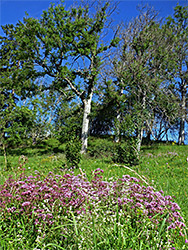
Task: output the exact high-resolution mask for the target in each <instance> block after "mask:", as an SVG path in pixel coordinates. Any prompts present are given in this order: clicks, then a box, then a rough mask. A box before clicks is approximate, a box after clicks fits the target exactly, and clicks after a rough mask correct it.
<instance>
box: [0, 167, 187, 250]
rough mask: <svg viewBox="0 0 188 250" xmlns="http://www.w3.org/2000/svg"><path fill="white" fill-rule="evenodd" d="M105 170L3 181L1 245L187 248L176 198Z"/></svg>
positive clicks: (41, 247)
mask: <svg viewBox="0 0 188 250" xmlns="http://www.w3.org/2000/svg"><path fill="white" fill-rule="evenodd" d="M102 173H103V170H101V169H96V170H95V171H93V172H92V178H91V181H88V180H87V178H86V176H85V175H84V173H82V175H77V176H75V175H72V174H65V175H64V176H60V175H54V174H53V173H52V172H50V173H49V174H48V176H46V177H45V178H44V177H43V176H42V175H40V174H39V173H37V172H36V173H35V174H34V175H33V176H28V177H27V176H25V175H24V174H21V175H20V176H19V177H17V179H13V178H11V177H10V178H9V179H8V180H6V181H5V183H4V184H3V185H0V215H1V220H0V239H1V240H0V241H1V242H0V245H1V247H2V249H23V248H26V249H34V248H35V249H117V250H120V249H148V250H151V249H152V250H155V249H186V242H187V239H186V236H185V224H184V222H183V218H182V217H181V214H180V208H179V206H178V205H177V204H176V203H175V202H174V201H173V199H172V197H170V196H164V195H163V192H162V191H160V192H156V191H155V190H154V188H153V187H151V186H144V185H143V184H142V183H141V181H140V180H139V179H137V178H134V177H130V176H128V175H124V176H122V178H119V179H115V180H113V179H111V180H109V181H104V180H103V176H102Z"/></svg>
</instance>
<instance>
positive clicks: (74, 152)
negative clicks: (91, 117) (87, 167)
mask: <svg viewBox="0 0 188 250" xmlns="http://www.w3.org/2000/svg"><path fill="white" fill-rule="evenodd" d="M80 151H81V141H80V140H79V138H74V139H70V140H69V141H68V143H67V144H66V148H65V155H66V158H67V162H68V165H69V166H71V167H76V168H77V167H78V165H79V163H80V160H81V153H80Z"/></svg>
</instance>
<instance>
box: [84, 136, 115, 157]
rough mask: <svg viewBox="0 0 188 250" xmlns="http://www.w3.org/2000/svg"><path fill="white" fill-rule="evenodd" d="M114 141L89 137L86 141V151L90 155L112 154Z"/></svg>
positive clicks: (102, 155)
mask: <svg viewBox="0 0 188 250" xmlns="http://www.w3.org/2000/svg"><path fill="white" fill-rule="evenodd" d="M113 148H114V142H113V141H111V140H110V139H107V138H104V139H101V138H95V137H90V138H89V143H88V153H89V155H90V156H91V157H108V156H112V153H113Z"/></svg>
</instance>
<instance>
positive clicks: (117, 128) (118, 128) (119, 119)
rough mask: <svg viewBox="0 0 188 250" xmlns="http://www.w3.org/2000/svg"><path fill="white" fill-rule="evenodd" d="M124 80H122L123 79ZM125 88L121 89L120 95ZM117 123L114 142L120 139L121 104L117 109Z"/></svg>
mask: <svg viewBox="0 0 188 250" xmlns="http://www.w3.org/2000/svg"><path fill="white" fill-rule="evenodd" d="M121 82H122V80H121ZM123 90H124V88H121V91H120V96H122V95H123ZM116 119H117V123H116V135H115V138H114V142H115V143H118V142H119V141H120V136H121V135H120V126H121V112H120V105H119V107H118V111H117V117H116Z"/></svg>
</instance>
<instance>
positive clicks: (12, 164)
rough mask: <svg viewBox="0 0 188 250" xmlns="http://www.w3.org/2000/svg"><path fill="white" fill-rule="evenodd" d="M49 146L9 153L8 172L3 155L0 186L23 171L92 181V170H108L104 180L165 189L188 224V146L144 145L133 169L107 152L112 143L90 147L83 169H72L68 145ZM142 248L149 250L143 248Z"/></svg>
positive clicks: (82, 163) (83, 160)
mask: <svg viewBox="0 0 188 250" xmlns="http://www.w3.org/2000/svg"><path fill="white" fill-rule="evenodd" d="M49 144H50V143H46V144H45V145H40V147H38V148H37V147H33V148H31V147H30V148H24V149H14V150H11V151H9V153H8V169H6V170H4V169H3V165H4V158H3V156H2V155H1V156H0V166H1V171H0V184H3V183H4V182H5V180H6V179H7V178H8V176H9V175H12V176H13V178H14V177H15V178H16V176H18V175H19V174H20V173H21V172H22V171H23V168H24V171H25V174H26V175H27V176H28V175H32V174H33V173H34V172H35V171H36V170H37V171H38V172H39V173H40V175H41V176H42V177H43V178H45V177H46V176H47V175H48V173H49V171H52V172H53V173H54V174H56V175H61V176H63V175H65V174H66V173H69V172H70V171H71V172H72V173H74V174H75V175H77V174H83V173H85V174H86V176H87V179H88V180H89V181H90V180H91V179H92V178H93V177H92V176H93V175H92V171H94V170H96V169H99V168H100V169H102V170H103V171H104V173H103V179H104V180H109V179H110V178H111V179H113V178H115V177H117V178H118V177H122V176H123V175H130V176H132V177H136V178H138V179H142V180H143V183H144V184H145V183H147V184H148V185H150V186H153V187H154V188H155V190H156V191H159V190H163V192H164V195H170V196H172V197H173V198H174V201H175V202H176V203H177V204H178V205H179V206H180V207H181V210H182V214H183V217H184V220H185V223H186V224H188V209H187V208H188V185H187V183H188V161H187V157H188V146H178V145H176V144H174V143H172V144H168V145H167V144H153V145H150V146H143V147H142V150H141V155H140V163H139V165H136V166H132V167H129V166H125V165H121V164H115V163H113V162H112V159H111V157H110V156H111V155H110V152H109V151H108V149H105V150H103V149H104V148H105V147H106V146H105V145H107V144H108V143H106V142H103V143H102V142H101V141H98V144H99V145H100V147H101V148H100V149H99V150H98V151H97V142H96V141H95V150H94V146H93V147H91V145H90V148H89V150H88V151H89V152H88V154H87V155H85V156H83V157H82V160H81V162H80V165H79V167H80V168H79V169H68V167H67V163H66V157H65V154H64V150H65V145H60V146H59V147H58V148H57V147H55V150H54V146H53V143H52V145H51V144H50V145H49ZM107 148H108V147H107ZM91 151H92V154H91ZM94 151H95V152H94ZM91 155H92V157H91ZM139 247H140V245H139ZM0 249H1V248H0ZM10 249H11V248H10ZM50 249H56V248H55V247H54V248H50ZM57 249H61V248H57ZM62 249H63V248H62ZM73 249H74V248H73ZM75 249H76V248H75ZM96 249H98V248H96ZM119 249H124V248H119ZM128 249H130V248H128ZM140 249H147V248H146V247H145V248H142V246H141V247H140ZM148 249H149V248H148ZM150 249H151V248H150ZM152 249H154V248H152ZM166 249H168V248H166ZM169 249H170V248H169ZM176 249H179V248H176ZM185 249H186V248H185Z"/></svg>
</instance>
